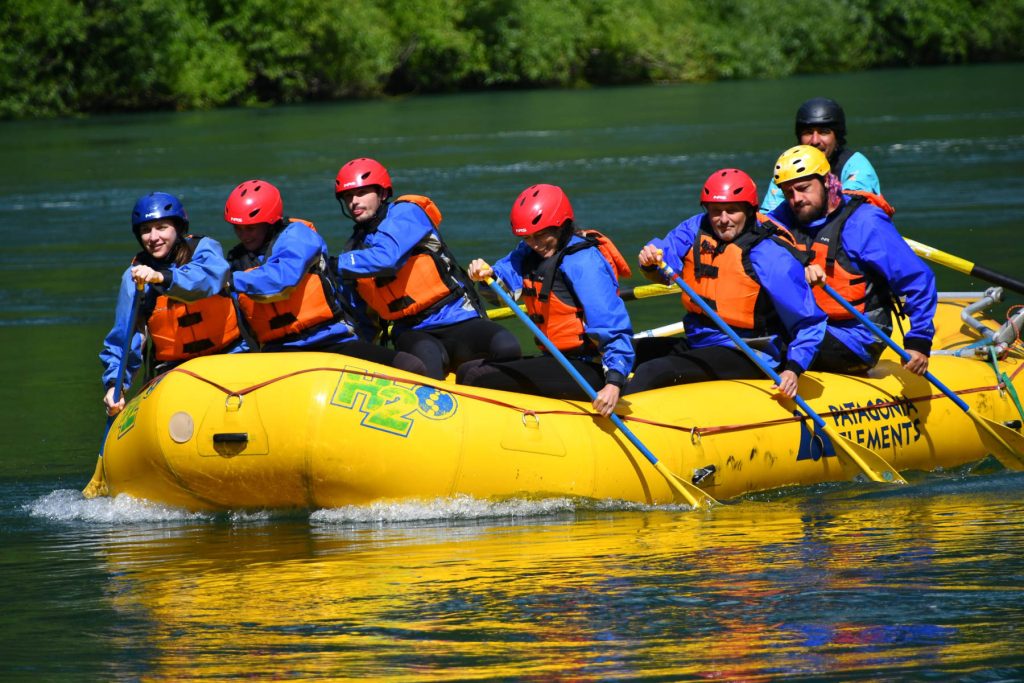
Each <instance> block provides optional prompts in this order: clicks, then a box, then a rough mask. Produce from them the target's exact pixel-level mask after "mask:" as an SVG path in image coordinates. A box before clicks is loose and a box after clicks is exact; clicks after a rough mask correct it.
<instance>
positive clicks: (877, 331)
mask: <svg viewBox="0 0 1024 683" xmlns="http://www.w3.org/2000/svg"><path fill="white" fill-rule="evenodd" d="M822 288H823V289H824V290H825V292H826V293H827V294H828V295H829V296H830V297H832V298H833V299H835V300H836V301H837V302H838V303H839V305H840V306H842V307H843V308H845V309H846V310H847V312H849V313H850V314H851V315H852V316H853V317H855V318H856V319H857V320H858V321H859V322H860V323H861V324H862V325H864V326H865V327H867V328H868V329H869V330H871V332H872V333H873V334H874V335H875V336H876V337H878V338H879V339H881V340H882V341H884V342H885V343H886V345H887V346H888V347H889V348H890V349H892V350H893V351H895V352H896V353H897V354H898V355H899V357H900V358H902V359H903V362H904V363H906V362H907V361H909V360H910V354H909V353H907V352H906V350H905V349H903V348H901V347H900V345H899V344H897V343H896V342H895V341H893V338H892V337H890V336H889V335H887V334H886V333H885V332H884V331H883V330H882V328H880V327H879V326H878V325H876V324H875V323H873V322H871V320H870V319H868V317H867V316H866V315H864V314H863V313H861V312H860V311H858V310H857V309H856V308H854V307H853V305H852V304H850V302H849V301H847V300H846V299H844V298H843V296H842V295H841V294H840V293H839V292H837V291H836V290H834V289H833V288H832V287H831V285H828V284H822ZM924 376H925V378H927V379H928V381H929V382H931V383H932V384H934V385H935V386H936V387H937V388H938V390H939V391H941V392H942V393H943V394H945V395H946V397H947V398H949V399H950V400H951V401H953V403H956V405H957V407H958V408H960V410H962V411H964V412H965V413H966V412H969V411H970V410H971V407H970V406H969V405H967V403H966V402H965V401H964V400H963V399H962V398H960V397H959V396H957V395H956V394H955V393H954V392H953V390H952V389H950V388H949V387H947V386H946V385H945V384H943V383H942V382H941V381H939V379H938V378H937V377H936V376H935V375H933V374H932V373H931V371H928V372H925V373H924Z"/></svg>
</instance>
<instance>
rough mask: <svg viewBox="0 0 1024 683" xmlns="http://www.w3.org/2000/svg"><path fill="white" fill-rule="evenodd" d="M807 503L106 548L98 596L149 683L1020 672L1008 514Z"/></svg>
mask: <svg viewBox="0 0 1024 683" xmlns="http://www.w3.org/2000/svg"><path fill="white" fill-rule="evenodd" d="M865 491H866V492H865ZM908 491H909V492H908ZM820 493H821V495H816V496H814V497H801V498H796V497H794V498H785V499H782V500H776V501H772V502H763V501H746V502H743V503H739V504H736V505H730V506H726V507H719V508H715V509H714V510H713V511H711V512H708V513H699V514H694V513H689V512H682V511H673V510H647V511H636V510H618V511H607V512H605V511H598V510H593V509H589V510H588V509H580V510H577V511H576V512H574V513H573V512H570V513H566V514H561V515H556V516H547V517H541V518H536V519H477V520H472V521H461V522H450V523H449V522H444V521H435V522H428V523H423V522H420V523H413V522H406V523H393V524H387V525H379V524H378V525H365V524H355V523H345V522H339V523H314V524H313V525H310V524H309V523H307V522H306V521H305V520H301V521H296V520H285V521H280V520H279V521H271V522H261V523H249V524H238V523H235V524H231V525H228V524H226V523H218V524H211V525H209V526H205V527H189V528H186V529H170V530H168V529H161V530H159V531H152V530H149V531H146V530H138V529H136V530H132V531H120V532H116V533H112V535H111V537H110V541H109V543H108V544H107V546H106V547H105V549H104V552H105V555H106V560H107V563H108V568H109V571H110V580H109V585H108V590H109V595H110V599H111V601H112V602H113V603H114V605H115V607H116V608H117V609H118V610H121V611H122V612H123V613H124V614H125V616H126V617H127V616H131V617H132V619H131V621H132V622H133V623H143V624H145V625H146V626H145V628H143V629H141V630H140V631H139V632H136V633H130V634H124V635H123V636H122V637H123V638H124V639H125V642H124V643H121V644H122V645H125V644H126V643H127V644H131V645H133V646H135V647H138V648H144V649H146V650H148V651H150V652H151V653H152V655H151V661H150V671H151V672H152V676H153V677H154V678H162V679H200V678H213V677H226V678H234V677H239V676H255V677H260V678H335V679H336V678H347V677H352V678H362V677H372V678H379V679H387V680H472V679H478V678H479V679H492V678H516V679H523V678H526V679H530V678H534V679H537V680H598V679H609V678H610V679H621V678H632V677H637V676H639V677H666V678H694V677H702V678H704V677H710V678H719V679H723V680H761V679H762V678H764V677H771V676H791V675H827V676H834V677H837V678H843V677H845V676H851V675H858V676H864V675H866V673H867V672H871V671H889V672H891V673H893V675H897V674H898V672H901V671H903V672H913V671H920V670H921V667H924V670H927V669H928V667H930V666H935V665H936V663H937V662H940V661H941V662H943V665H949V664H950V663H955V662H958V661H959V662H963V663H964V664H965V665H968V664H970V663H972V662H977V661H978V660H979V659H981V660H992V659H993V658H995V659H997V660H998V659H999V658H1000V657H1002V658H1011V659H1012V658H1013V657H1016V656H1017V655H1016V653H1017V650H1018V649H1019V648H1017V647H1016V644H1015V640H1014V637H1013V636H1012V633H1013V629H1009V630H1007V629H1006V624H1007V623H1008V622H1009V620H1010V619H1011V617H1014V618H1016V617H1019V616H1020V615H1019V614H1017V615H1015V616H1014V615H1013V614H1012V612H1011V610H1014V609H1016V606H1017V605H1019V604H1020V602H1019V598H1020V588H1019V586H1018V585H1017V584H1016V583H1014V582H1013V580H1012V577H1013V576H1014V575H1015V573H1016V576H1020V571H1021V561H1020V559H1019V554H1015V553H1016V549H1015V548H1012V547H1010V546H1011V545H1013V544H1015V543H1019V542H1020V541H1021V540H1022V534H1021V532H1019V531H1014V530H1013V527H1010V526H1008V525H1009V524H1011V522H1010V520H1014V519H1019V518H1020V513H1021V512H1022V507H1024V506H1022V505H1021V504H1018V503H1016V502H996V503H994V502H993V497H992V496H991V495H987V494H979V495H978V496H975V495H972V493H971V492H970V491H969V490H968V491H962V490H961V491H959V492H958V493H957V494H956V495H945V494H942V493H941V492H939V493H937V494H935V495H921V494H920V493H919V492H913V491H910V490H906V491H902V492H895V493H894V492H891V491H880V490H879V489H877V488H869V489H866V490H865V489H856V490H843V489H839V490H831V491H829V490H823V491H822V492H820ZM997 501H998V499H997ZM993 539H999V540H998V541H996V542H993ZM979 615H988V617H987V618H980V617H979ZM1018 635H1019V633H1018Z"/></svg>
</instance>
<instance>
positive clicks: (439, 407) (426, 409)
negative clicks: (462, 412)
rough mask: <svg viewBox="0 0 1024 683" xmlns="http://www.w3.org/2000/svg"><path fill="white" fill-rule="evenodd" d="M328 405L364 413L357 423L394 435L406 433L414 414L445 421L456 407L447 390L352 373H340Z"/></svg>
mask: <svg viewBox="0 0 1024 683" xmlns="http://www.w3.org/2000/svg"><path fill="white" fill-rule="evenodd" d="M331 405H333V406H338V407H339V408H347V409H349V410H353V409H354V410H358V411H359V412H361V413H363V419H362V420H361V421H360V423H359V424H361V425H362V426H364V427H370V428H371V429H377V430H380V431H382V432H387V433H389V434H394V435H396V436H409V433H410V432H411V431H412V428H413V425H415V424H416V417H417V415H422V416H423V417H425V418H427V419H430V420H447V419H448V418H450V417H451V416H452V415H454V414H455V413H456V411H458V409H459V403H458V401H457V400H456V399H455V396H453V395H452V394H449V393H448V392H447V391H442V390H441V389H437V388H435V387H428V386H423V385H418V384H404V383H399V382H396V381H395V380H391V379H387V378H384V377H376V376H372V375H363V374H361V373H352V372H343V373H342V375H341V379H340V380H338V386H337V388H336V389H335V390H334V396H332V397H331Z"/></svg>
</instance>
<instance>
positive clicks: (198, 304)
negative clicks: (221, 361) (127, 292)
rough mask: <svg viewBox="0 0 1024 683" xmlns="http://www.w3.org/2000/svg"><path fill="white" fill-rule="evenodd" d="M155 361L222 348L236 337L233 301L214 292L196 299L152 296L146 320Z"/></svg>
mask: <svg viewBox="0 0 1024 683" xmlns="http://www.w3.org/2000/svg"><path fill="white" fill-rule="evenodd" d="M146 327H147V328H148V329H149V336H150V338H151V339H152V340H153V352H154V356H155V357H156V359H157V360H159V361H171V360H174V361H177V360H187V359H189V358H195V357H197V356H207V355H210V354H213V353H217V352H219V351H223V350H224V349H226V348H227V347H228V346H230V345H231V344H233V343H234V342H236V341H237V340H238V338H239V332H238V319H237V317H236V316H235V304H234V302H233V301H232V300H231V299H230V298H229V297H227V296H224V295H222V294H217V295H215V296H208V297H206V298H205V299H199V300H198V301H191V302H185V301H177V300H175V299H171V298H170V297H168V296H167V295H166V294H161V295H160V296H158V297H157V298H156V304H155V305H154V306H153V312H152V313H151V314H150V316H149V320H147V321H146Z"/></svg>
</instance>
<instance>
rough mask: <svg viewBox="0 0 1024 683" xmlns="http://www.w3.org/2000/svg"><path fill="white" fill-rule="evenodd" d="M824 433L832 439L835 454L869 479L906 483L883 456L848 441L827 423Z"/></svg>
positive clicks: (885, 482) (883, 482)
mask: <svg viewBox="0 0 1024 683" xmlns="http://www.w3.org/2000/svg"><path fill="white" fill-rule="evenodd" d="M825 434H827V435H828V438H829V439H831V440H832V445H833V446H835V448H836V455H838V456H839V457H840V458H844V459H845V460H846V461H847V463H849V464H851V465H853V466H854V467H856V468H857V469H859V470H860V471H861V472H863V473H864V476H866V477H867V478H868V479H870V480H871V481H877V482H879V483H880V484H906V483H907V480H906V479H904V478H903V477H902V476H901V475H900V473H899V472H897V471H896V470H894V469H893V468H892V465H890V464H889V462H888V461H887V460H886V459H885V458H883V457H882V456H880V455H879V454H878V453H875V452H874V451H873V450H870V449H868V448H865V447H864V446H861V445H860V444H858V443H854V442H853V441H850V440H849V439H847V438H846V437H845V436H843V435H842V434H839V433H838V432H836V431H835V430H834V429H832V427H830V426H828V424H826V425H825Z"/></svg>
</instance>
